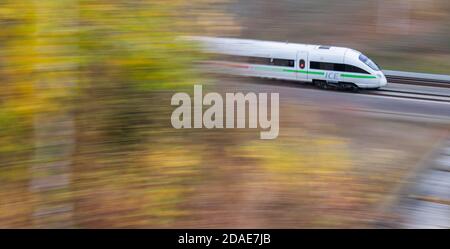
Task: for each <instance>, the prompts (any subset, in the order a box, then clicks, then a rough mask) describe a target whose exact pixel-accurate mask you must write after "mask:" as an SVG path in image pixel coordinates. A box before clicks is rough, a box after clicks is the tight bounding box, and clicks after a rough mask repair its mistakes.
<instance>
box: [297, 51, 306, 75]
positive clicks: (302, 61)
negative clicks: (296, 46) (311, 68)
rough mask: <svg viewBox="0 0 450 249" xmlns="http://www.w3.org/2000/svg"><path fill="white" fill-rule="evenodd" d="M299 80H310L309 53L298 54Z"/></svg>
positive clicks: (300, 52) (301, 52)
mask: <svg viewBox="0 0 450 249" xmlns="http://www.w3.org/2000/svg"><path fill="white" fill-rule="evenodd" d="M297 80H302V81H307V80H308V52H307V51H298V52H297Z"/></svg>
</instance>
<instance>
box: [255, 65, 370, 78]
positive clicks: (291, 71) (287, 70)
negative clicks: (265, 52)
mask: <svg viewBox="0 0 450 249" xmlns="http://www.w3.org/2000/svg"><path fill="white" fill-rule="evenodd" d="M254 68H255V69H256V70H263V71H272V72H287V73H303V74H315V75H325V73H324V72H317V71H306V70H295V69H282V68H273V67H254ZM341 77H343V78H357V79H375V78H376V77H375V76H372V75H356V74H341Z"/></svg>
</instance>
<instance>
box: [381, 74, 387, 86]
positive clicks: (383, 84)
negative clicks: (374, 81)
mask: <svg viewBox="0 0 450 249" xmlns="http://www.w3.org/2000/svg"><path fill="white" fill-rule="evenodd" d="M386 85H387V79H386V77H385V76H384V74H380V87H381V86H386Z"/></svg>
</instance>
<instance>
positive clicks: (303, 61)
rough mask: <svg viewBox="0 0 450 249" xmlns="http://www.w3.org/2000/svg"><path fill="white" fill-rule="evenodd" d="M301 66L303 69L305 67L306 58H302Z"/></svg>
mask: <svg viewBox="0 0 450 249" xmlns="http://www.w3.org/2000/svg"><path fill="white" fill-rule="evenodd" d="M299 67H300V68H301V69H303V68H305V60H300V64H299Z"/></svg>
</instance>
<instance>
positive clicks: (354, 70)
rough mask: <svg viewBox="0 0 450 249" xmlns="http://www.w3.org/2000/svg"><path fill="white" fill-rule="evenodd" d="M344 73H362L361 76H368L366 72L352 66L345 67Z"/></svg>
mask: <svg viewBox="0 0 450 249" xmlns="http://www.w3.org/2000/svg"><path fill="white" fill-rule="evenodd" d="M345 72H350V73H363V74H370V73H369V72H367V71H366V70H364V69H362V68H359V67H355V66H352V65H347V64H346V65H345Z"/></svg>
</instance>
